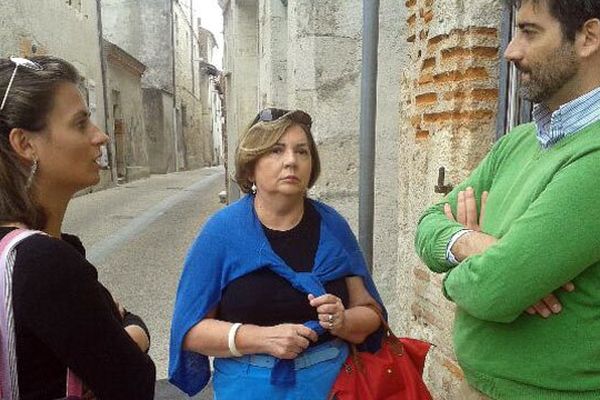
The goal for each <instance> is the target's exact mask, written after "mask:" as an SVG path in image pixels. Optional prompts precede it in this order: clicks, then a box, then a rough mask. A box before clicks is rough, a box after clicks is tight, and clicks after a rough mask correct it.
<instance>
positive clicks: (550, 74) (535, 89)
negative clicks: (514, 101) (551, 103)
mask: <svg viewBox="0 0 600 400" xmlns="http://www.w3.org/2000/svg"><path fill="white" fill-rule="evenodd" d="M516 67H517V68H518V69H519V70H520V71H521V72H523V73H528V74H529V80H528V81H527V82H521V87H520V89H519V93H520V95H521V97H523V98H524V99H526V100H529V101H531V102H533V103H543V102H544V101H547V100H549V99H551V98H552V97H553V96H554V95H555V94H556V93H557V92H558V91H559V90H560V89H561V88H562V87H563V86H564V85H565V84H566V83H567V82H569V81H570V80H571V79H572V78H573V77H574V76H575V75H576V74H577V72H578V71H579V61H578V59H577V55H576V54H575V50H574V49H573V46H572V45H571V44H569V43H563V44H562V45H561V46H560V47H559V48H558V49H557V50H556V51H554V52H553V53H552V54H551V55H550V57H548V59H546V60H544V61H536V62H534V63H532V64H531V65H530V66H529V67H528V68H524V67H523V66H521V65H519V64H518V63H517V64H516Z"/></svg>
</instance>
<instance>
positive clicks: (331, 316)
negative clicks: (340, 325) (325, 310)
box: [327, 314, 334, 323]
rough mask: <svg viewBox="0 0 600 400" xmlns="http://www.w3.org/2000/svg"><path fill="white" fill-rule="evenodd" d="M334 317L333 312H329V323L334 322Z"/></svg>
mask: <svg viewBox="0 0 600 400" xmlns="http://www.w3.org/2000/svg"><path fill="white" fill-rule="evenodd" d="M333 319H334V317H333V314H329V315H328V316H327V321H328V322H329V323H332V322H333Z"/></svg>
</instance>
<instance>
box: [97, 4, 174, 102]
mask: <svg viewBox="0 0 600 400" xmlns="http://www.w3.org/2000/svg"><path fill="white" fill-rule="evenodd" d="M102 18H103V27H104V36H105V37H106V38H107V39H108V40H109V41H111V42H113V43H115V44H116V45H118V46H119V47H121V48H122V49H124V50H125V51H126V52H128V53H129V54H131V55H133V56H134V57H135V58H137V59H138V60H140V61H141V62H143V63H144V64H145V65H146V66H147V67H148V69H147V71H146V72H145V73H144V76H143V78H142V84H143V86H144V87H153V88H159V89H161V90H165V91H167V92H172V91H173V50H172V49H173V44H172V43H173V34H172V29H171V24H172V13H171V0H102Z"/></svg>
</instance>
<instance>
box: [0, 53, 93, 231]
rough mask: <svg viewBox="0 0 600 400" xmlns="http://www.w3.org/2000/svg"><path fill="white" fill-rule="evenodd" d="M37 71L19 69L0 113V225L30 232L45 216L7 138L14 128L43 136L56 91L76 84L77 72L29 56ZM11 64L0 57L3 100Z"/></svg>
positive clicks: (62, 63) (60, 63)
mask: <svg viewBox="0 0 600 400" xmlns="http://www.w3.org/2000/svg"><path fill="white" fill-rule="evenodd" d="M30 60H31V61H35V62H36V63H38V64H39V65H40V66H41V67H42V70H41V71H37V70H32V69H28V68H26V67H19V69H18V70H17V73H16V75H15V78H14V81H13V84H12V87H11V88H10V92H9V93H8V97H7V99H6V104H5V105H4V109H3V110H1V111H0V223H9V222H20V223H23V224H25V225H27V226H28V227H30V228H33V229H42V228H44V226H45V223H46V214H45V212H44V210H43V209H42V208H41V207H40V206H39V204H38V203H37V201H36V198H35V191H34V190H29V189H28V188H27V178H28V176H29V166H28V165H26V164H25V163H24V162H23V160H22V159H21V158H20V157H19V156H18V155H17V153H16V152H15V151H14V149H13V148H12V146H11V144H10V141H9V135H10V132H11V131H12V130H13V129H15V128H21V129H25V130H27V131H30V132H32V133H37V134H43V133H42V131H43V130H44V128H46V126H47V123H48V114H50V112H51V111H52V108H53V106H54V96H55V94H56V89H57V87H58V86H60V85H61V84H63V83H69V82H70V83H74V84H79V82H80V79H81V78H80V76H79V73H78V72H77V69H75V67H74V66H73V65H71V64H70V63H68V62H67V61H64V60H61V59H59V58H56V57H50V56H38V57H31V58H30ZM14 69H15V64H14V63H13V62H12V61H11V60H10V59H7V58H0V98H2V97H4V94H5V92H6V88H7V86H8V83H9V81H10V78H11V75H12V73H13V71H14Z"/></svg>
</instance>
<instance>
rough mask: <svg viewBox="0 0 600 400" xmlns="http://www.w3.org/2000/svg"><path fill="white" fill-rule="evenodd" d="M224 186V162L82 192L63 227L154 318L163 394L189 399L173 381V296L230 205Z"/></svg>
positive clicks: (107, 280)
mask: <svg viewBox="0 0 600 400" xmlns="http://www.w3.org/2000/svg"><path fill="white" fill-rule="evenodd" d="M223 187H224V172H223V169H222V168H205V169H200V170H195V171H186V172H178V173H172V174H167V175H155V176H152V177H151V178H149V179H145V180H140V181H135V182H132V183H128V184H126V185H122V186H119V187H116V188H112V189H108V190H104V191H100V192H97V193H91V194H88V195H85V196H81V197H78V198H76V199H74V200H73V201H72V202H71V205H70V207H69V211H68V215H67V216H66V219H65V224H64V227H63V230H64V231H65V232H71V233H75V234H77V235H79V236H80V238H81V239H82V241H83V243H84V245H85V246H86V248H87V253H88V259H89V260H90V261H92V262H93V263H94V265H96V267H97V268H98V272H99V276H100V280H101V281H102V282H103V283H104V285H105V286H107V287H108V288H109V289H110V290H111V292H112V293H113V295H114V296H115V298H117V299H118V300H119V301H120V302H121V303H122V304H123V305H125V306H126V307H127V308H128V309H130V310H131V311H132V312H134V313H136V314H139V315H140V316H142V318H143V319H144V321H145V322H146V323H147V324H148V328H149V329H150V331H151V333H152V346H151V350H150V355H151V357H152V359H153V360H154V361H155V363H156V367H157V380H158V382H157V396H156V399H170V400H176V399H184V398H188V397H187V396H183V395H182V394H181V392H179V391H178V390H177V389H175V388H173V387H171V386H170V385H168V384H167V382H166V381H165V378H166V376H167V364H168V342H169V328H170V320H171V313H172V310H173V299H174V295H175V291H176V288H177V282H178V280H179V275H180V272H181V265H182V263H183V259H184V257H185V253H186V251H187V248H188V246H189V244H190V243H191V241H192V240H193V239H194V237H195V235H196V233H197V231H198V229H199V228H200V227H201V226H202V224H203V223H204V221H205V220H206V218H207V217H208V216H209V215H211V214H212V213H214V212H215V211H216V210H218V209H219V208H220V207H221V206H222V205H221V204H219V199H218V193H219V192H220V191H221V190H223ZM194 398H195V399H210V398H212V397H211V395H210V393H209V392H206V393H202V394H201V395H199V396H197V397H194Z"/></svg>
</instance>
